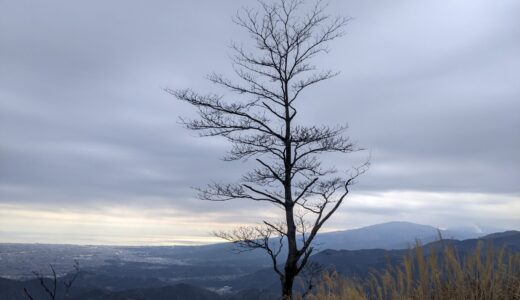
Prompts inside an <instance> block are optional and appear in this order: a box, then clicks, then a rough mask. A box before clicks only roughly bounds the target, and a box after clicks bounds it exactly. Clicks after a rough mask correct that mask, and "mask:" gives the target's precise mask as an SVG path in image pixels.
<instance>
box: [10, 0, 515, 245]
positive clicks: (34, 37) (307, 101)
mask: <svg viewBox="0 0 520 300" xmlns="http://www.w3.org/2000/svg"><path fill="white" fill-rule="evenodd" d="M256 3H257V2H256V1H238V0H236V1H235V0H233V1H232V0H229V1H218V2H217V1H209V0H206V1H183V2H180V1H153V2H146V3H145V2H137V1H130V2H129V1H83V2H72V1H64V0H62V1H46V2H35V1H25V0H17V1H14V0H12V1H11V0H7V1H2V2H1V3H0V45H1V46H0V66H1V67H0V242H39V243H73V244H129V245H137V244H139V245H142V244H149V245H159V244H203V243H208V242H215V241H218V239H216V238H215V237H213V235H212V231H214V230H219V229H223V230H224V229H228V228H231V227H234V226H236V225H237V224H255V223H257V222H259V221H261V219H260V217H264V218H266V219H270V218H274V217H275V216H276V213H277V211H276V209H275V208H272V207H271V206H269V205H260V204H258V203H254V202H248V201H235V202H225V203H220V202H219V203H214V202H206V201H201V200H198V199H196V191H194V190H193V189H192V187H197V186H204V185H205V184H206V183H210V182H211V181H212V180H223V181H229V182H233V181H234V180H236V179H239V178H240V176H241V174H242V173H243V171H244V169H245V167H246V166H247V164H248V163H247V162H245V163H242V162H232V163H231V162H224V161H222V160H221V158H222V157H223V156H224V155H225V154H226V151H227V150H229V145H228V144H227V143H226V142H225V141H223V140H221V139H219V138H209V139H208V138H204V139H203V138H199V137H197V136H196V135H195V134H194V133H193V132H189V131H187V130H185V129H184V128H183V127H182V126H181V125H180V124H179V122H178V121H179V117H181V116H193V115H194V110H193V108H192V107H189V106H187V105H186V104H183V103H181V102H180V101H178V100H176V99H175V98H174V97H172V96H171V95H169V94H168V93H166V92H165V91H164V90H163V89H164V88H173V89H180V88H192V89H194V90H197V91H200V92H215V93H219V94H226V91H224V90H222V89H218V88H217V87H215V86H214V85H212V84H211V83H210V82H209V81H208V80H207V79H206V75H207V74H210V73H211V72H214V71H216V72H220V73H223V74H231V73H232V66H231V64H230V61H229V55H230V52H231V50H230V48H229V45H230V44H231V42H232V41H236V42H237V43H240V44H244V45H247V43H248V42H249V41H248V36H247V35H246V34H245V33H244V32H243V31H242V30H241V28H240V27H238V26H236V24H234V23H233V22H232V19H231V18H232V16H233V15H234V14H235V13H236V11H237V10H238V9H239V8H240V7H241V6H244V5H245V6H253V7H254V6H255V5H257V4H256ZM330 11H332V12H334V13H338V14H341V15H344V16H349V17H351V20H350V21H349V23H348V25H347V27H346V35H345V36H344V37H342V38H340V39H338V40H335V41H334V42H333V43H331V45H330V48H331V52H330V53H328V54H327V55H325V56H322V57H321V58H320V59H319V60H317V61H316V65H318V66H319V67H323V68H324V69H333V70H337V71H340V72H341V73H340V75H339V76H337V77H335V78H333V79H331V80H329V81H326V82H324V83H322V84H320V85H317V86H316V87H314V88H313V89H311V90H309V92H307V93H306V94H303V95H302V102H301V105H302V109H301V111H300V112H299V117H301V118H302V119H303V122H309V123H316V124H326V125H334V124H345V123H348V125H349V130H348V132H347V133H348V135H349V136H350V137H351V139H352V140H354V141H356V142H357V143H358V144H359V145H360V146H362V147H363V148H365V149H366V150H365V151H362V152H358V153H356V154H355V155H352V156H348V157H347V158H348V159H346V158H345V157H342V158H341V159H338V160H333V161H332V162H333V163H334V164H335V165H337V166H338V167H350V166H354V165H357V164H359V162H361V161H364V160H365V159H366V158H368V157H370V159H371V168H370V170H369V171H368V172H367V173H366V174H364V175H363V176H362V177H360V178H359V180H358V181H359V182H358V183H357V184H356V185H355V186H353V188H352V193H351V194H350V195H349V197H348V199H347V200H346V202H345V203H344V205H343V206H342V207H341V208H340V210H339V211H338V212H337V213H336V214H335V215H334V216H333V217H332V218H331V220H330V222H329V223H327V226H326V228H325V231H333V230H342V229H350V228H358V227H361V226H366V225H370V224H375V223H381V222H386V221H409V222H415V223H421V224H428V225H433V226H436V227H440V228H455V227H471V228H474V229H475V230H477V231H478V230H485V228H495V229H517V230H518V229H520V152H519V151H518V149H520V134H519V133H518V131H519V129H520V115H519V112H520V82H519V79H520V18H519V16H520V2H519V1H516V0H505V1H480V0H477V1H470V0H464V1H448V0H443V1H391V2H390V1H382V0H380V1H339V0H334V1H331V3H330ZM331 159H334V157H332V158H331Z"/></svg>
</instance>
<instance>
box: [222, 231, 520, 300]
mask: <svg viewBox="0 0 520 300" xmlns="http://www.w3.org/2000/svg"><path fill="white" fill-rule="evenodd" d="M479 244H480V245H481V246H482V247H484V248H486V247H488V246H493V247H495V248H502V247H504V248H505V249H507V250H510V251H513V252H520V231H507V232H502V233H495V234H491V235H488V236H484V237H482V238H479V239H467V240H462V241H459V240H451V239H448V240H440V241H435V242H432V243H429V244H425V245H424V246H423V248H424V249H425V253H428V252H430V251H439V250H440V249H443V247H444V246H446V245H451V246H454V247H455V249H456V250H457V252H458V253H459V254H460V255H464V254H466V253H470V252H471V251H475V249H476V248H477V245H479ZM484 251H485V249H484ZM407 252H408V249H394V250H385V249H363V250H333V249H327V250H324V251H321V252H319V253H317V254H315V255H313V256H312V257H311V261H312V262H315V263H318V264H319V265H320V266H322V267H323V268H325V269H334V270H336V271H337V272H338V273H340V274H342V275H343V276H347V277H360V278H363V277H366V276H367V275H369V273H370V271H374V270H375V271H378V270H383V269H385V268H386V267H387V266H388V265H397V264H400V263H401V262H402V259H403V257H404V256H405V255H406V254H407ZM229 284H230V285H231V286H232V287H234V288H238V287H245V288H249V289H252V288H260V287H263V288H269V289H273V290H277V289H279V286H278V285H279V282H278V279H277V278H276V275H275V274H274V271H273V270H272V269H270V268H268V269H264V270H260V271H257V272H255V273H252V274H248V275H245V276H243V277H240V278H237V279H234V280H233V281H232V282H231V283H229Z"/></svg>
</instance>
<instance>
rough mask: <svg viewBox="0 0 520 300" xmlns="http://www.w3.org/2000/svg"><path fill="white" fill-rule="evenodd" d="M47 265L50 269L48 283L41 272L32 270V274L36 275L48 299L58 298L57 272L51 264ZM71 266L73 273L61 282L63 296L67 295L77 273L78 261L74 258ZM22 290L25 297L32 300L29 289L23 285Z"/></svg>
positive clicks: (54, 299)
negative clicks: (49, 282) (50, 273)
mask: <svg viewBox="0 0 520 300" xmlns="http://www.w3.org/2000/svg"><path fill="white" fill-rule="evenodd" d="M49 267H50V269H51V271H52V276H51V284H50V285H49V284H48V283H47V282H46V279H47V277H46V276H44V275H43V274H42V273H40V272H37V271H33V274H34V276H35V277H36V279H38V282H39V283H40V286H41V287H42V288H43V289H44V291H45V294H46V295H47V296H48V297H49V299H52V300H56V299H58V274H56V269H55V268H54V266H53V265H49ZM73 268H74V273H73V274H72V277H71V278H70V279H69V280H65V281H64V282H63V287H64V292H65V294H64V296H65V297H68V296H69V290H70V288H71V287H72V284H74V281H76V278H77V277H78V275H79V261H78V260H74V265H73ZM23 291H24V294H25V296H26V297H27V298H29V299H30V300H34V297H33V296H32V295H31V293H30V292H29V290H28V289H27V288H25V287H24V288H23Z"/></svg>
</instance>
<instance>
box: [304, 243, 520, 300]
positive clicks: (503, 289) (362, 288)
mask: <svg viewBox="0 0 520 300" xmlns="http://www.w3.org/2000/svg"><path fill="white" fill-rule="evenodd" d="M485 248H486V250H485V251H483V249H484V247H482V245H481V246H479V247H477V249H476V251H475V252H474V253H472V254H469V255H466V256H464V257H463V258H461V257H459V255H458V254H457V251H456V249H455V248H453V247H449V246H446V247H444V249H443V250H442V251H441V252H440V253H439V252H438V251H431V253H430V254H425V251H424V250H425V249H424V248H423V247H421V246H420V245H417V247H416V248H414V249H413V250H410V251H409V252H408V254H407V255H406V256H405V257H404V258H403V263H402V265H400V266H397V267H389V268H388V269H387V270H386V271H384V272H382V273H378V274H374V275H371V277H370V278H369V279H366V280H364V281H360V280H355V279H347V278H343V277H341V276H340V275H339V274H338V273H336V272H328V273H325V274H324V275H323V278H322V280H321V282H320V284H319V285H318V287H317V289H316V290H315V292H314V293H313V294H312V295H309V296H307V297H306V299H310V300H340V299H341V300H358V299H359V300H364V299H377V300H415V299H431V300H447V299H457V300H458V299H461V300H462V299H464V300H466V299H468V300H514V299H518V300H520V253H516V254H512V253H506V251H504V250H503V249H501V250H497V251H495V250H493V248H492V247H491V246H488V247H485Z"/></svg>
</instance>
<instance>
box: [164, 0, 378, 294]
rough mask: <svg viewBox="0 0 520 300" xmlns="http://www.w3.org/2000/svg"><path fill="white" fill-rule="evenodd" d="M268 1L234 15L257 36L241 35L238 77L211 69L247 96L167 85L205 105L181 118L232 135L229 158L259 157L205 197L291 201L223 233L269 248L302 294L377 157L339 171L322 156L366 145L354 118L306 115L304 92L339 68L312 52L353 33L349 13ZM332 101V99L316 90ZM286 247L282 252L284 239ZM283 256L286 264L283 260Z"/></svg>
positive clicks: (248, 245) (283, 276)
mask: <svg viewBox="0 0 520 300" xmlns="http://www.w3.org/2000/svg"><path fill="white" fill-rule="evenodd" d="M277 1H278V2H277V3H274V4H270V3H266V2H262V1H260V2H259V3H260V6H261V8H260V9H259V10H251V9H243V10H242V11H240V12H239V13H238V14H237V16H236V17H235V18H234V21H235V23H236V24H238V25H239V26H241V27H243V28H244V29H245V30H246V31H247V32H248V33H249V35H250V37H251V39H252V41H253V50H247V49H246V48H244V47H243V46H241V45H238V44H232V46H231V48H232V51H233V56H232V62H233V67H234V71H235V73H236V75H237V76H238V81H233V80H230V79H228V78H226V77H225V76H223V75H221V74H217V73H213V74H211V75H209V76H208V79H209V80H210V81H211V82H213V83H215V84H216V85H218V86H221V87H224V88H226V89H228V90H230V91H231V92H233V93H236V94H237V95H239V96H240V97H238V99H233V100H232V101H226V100H224V97H223V96H219V95H216V94H207V95H202V94H199V93H196V92H194V91H192V90H189V89H185V90H171V89H166V91H167V92H169V93H171V94H172V95H174V96H175V97H176V98H177V99H179V100H182V101H184V102H187V103H189V104H191V105H193V106H194V107H196V108H197V110H198V113H199V118H197V119H181V121H182V123H183V124H184V125H185V126H186V128H188V129H191V130H195V131H197V132H199V133H200V135H201V136H220V137H224V138H225V139H227V140H228V141H229V142H230V143H231V144H232V149H231V150H230V151H229V154H228V155H227V156H226V157H225V160H228V161H235V160H248V159H254V160H255V161H256V163H257V166H256V167H254V168H253V169H252V170H251V171H249V172H248V173H246V174H245V175H244V176H243V177H242V179H241V180H240V181H239V182H238V183H235V184H221V183H213V184H210V185H209V186H208V187H207V188H204V189H199V192H200V193H199V196H200V198H201V199H203V200H210V201H227V200H233V199H246V200H252V201H260V202H269V203H272V204H273V205H275V206H277V207H278V208H280V209H281V210H282V211H283V217H282V220H283V221H280V222H279V223H275V222H268V221H265V220H264V221H263V223H262V224H261V225H259V226H256V227H240V228H237V229H235V230H234V231H232V232H220V233H218V234H217V235H218V236H220V237H222V238H224V239H226V240H228V241H231V242H233V243H235V244H237V245H238V246H240V247H242V249H244V250H248V249H263V250H265V251H266V252H267V254H268V255H269V256H270V258H271V259H272V262H273V268H274V271H275V272H276V273H277V274H278V276H279V278H280V281H281V285H282V293H283V298H284V299H292V298H293V284H294V280H295V277H296V276H297V275H298V274H300V273H301V272H302V270H303V269H304V267H305V266H306V265H307V263H308V260H309V257H310V255H311V254H312V253H313V251H314V247H313V245H312V242H313V240H314V238H315V237H316V234H317V233H318V231H319V230H320V229H321V228H322V226H323V224H324V223H325V222H326V221H327V220H328V219H329V218H330V217H331V216H332V215H333V214H334V212H335V211H336V210H337V209H338V208H339V207H340V205H341V204H342V202H343V201H344V199H345V198H346V196H347V194H348V193H349V186H350V185H352V184H353V183H354V180H355V179H356V178H357V177H358V176H359V175H360V174H362V173H363V172H365V170H366V169H367V167H368V163H365V164H363V165H362V166H360V167H357V168H353V169H351V170H349V171H348V172H346V173H345V174H344V175H338V171H337V170H336V169H335V168H333V167H332V168H325V167H323V166H322V164H323V163H322V160H321V159H320V157H322V155H324V154H326V153H345V154H348V153H352V152H354V151H358V150H360V148H358V147H357V146H356V145H355V144H353V143H352V142H351V141H350V140H349V138H348V137H346V136H345V135H344V132H345V130H346V129H347V126H346V125H345V126H336V127H328V126H317V125H314V126H304V125H302V124H301V123H298V122H297V121H298V116H299V115H298V106H297V104H298V99H300V98H301V97H300V96H301V95H302V92H303V91H304V90H305V89H306V88H308V87H310V86H313V85H315V84H317V83H319V82H321V81H324V80H327V79H330V78H332V77H334V76H336V75H337V74H338V73H337V72H333V71H330V70H326V71H319V70H317V68H316V67H315V66H314V65H313V64H312V60H313V58H315V57H316V56H318V55H319V54H323V53H327V52H328V51H329V48H328V46H327V45H328V43H329V42H330V41H332V40H334V39H336V38H338V37H341V36H342V35H343V34H344V31H343V28H344V26H345V25H346V24H347V22H348V19H346V18H344V17H333V16H330V15H328V14H326V12H325V10H326V8H327V4H326V3H324V2H322V1H319V0H318V1H317V2H316V3H314V4H308V3H305V2H304V1H302V0H277ZM316 101H324V99H316ZM283 247H286V249H287V257H286V258H285V261H284V262H282V261H281V260H280V257H279V255H280V253H282V248H283ZM282 263H283V266H282V265H281V264H282Z"/></svg>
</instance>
